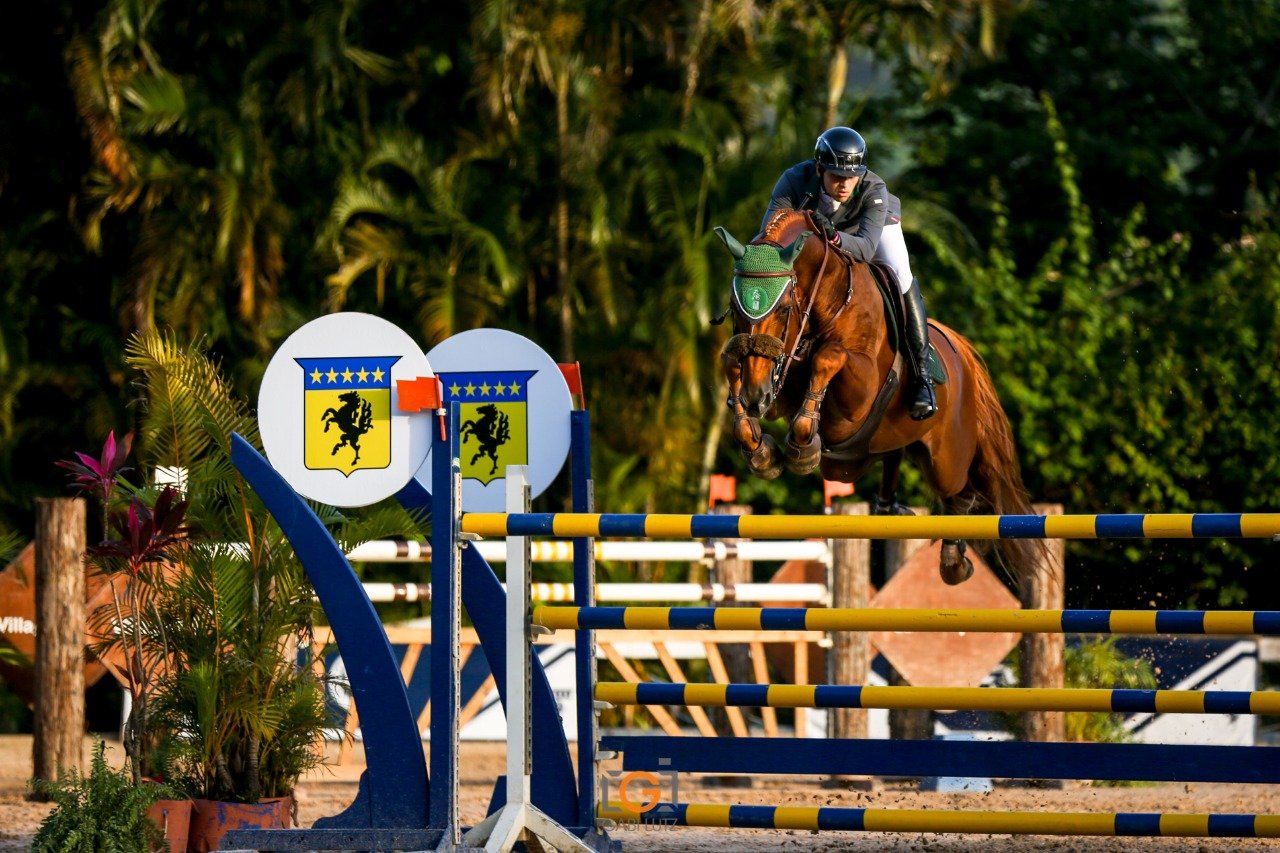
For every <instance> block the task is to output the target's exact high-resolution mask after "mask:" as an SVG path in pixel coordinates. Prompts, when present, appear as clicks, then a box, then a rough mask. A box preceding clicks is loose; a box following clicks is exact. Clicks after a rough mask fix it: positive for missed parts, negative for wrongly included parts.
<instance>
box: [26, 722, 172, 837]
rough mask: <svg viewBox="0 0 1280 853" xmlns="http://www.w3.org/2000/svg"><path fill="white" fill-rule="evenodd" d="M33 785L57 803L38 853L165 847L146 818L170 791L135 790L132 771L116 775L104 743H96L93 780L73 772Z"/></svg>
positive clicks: (42, 832) (47, 820) (42, 828)
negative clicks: (109, 761)
mask: <svg viewBox="0 0 1280 853" xmlns="http://www.w3.org/2000/svg"><path fill="white" fill-rule="evenodd" d="M31 786H32V788H33V789H34V790H35V791H36V792H37V793H39V794H41V795H43V796H46V797H48V798H49V799H51V800H52V801H53V802H54V808H53V811H51V812H50V813H49V815H48V816H47V817H46V818H45V819H44V821H43V822H41V824H40V828H39V830H37V831H36V836H35V839H34V840H33V842H32V845H31V850H32V851H33V853H97V851H100V850H118V851H121V853H126V851H128V853H134V851H136V853H151V851H152V850H155V849H157V846H158V845H159V843H160V842H161V835H160V829H159V828H158V827H157V826H156V825H155V823H154V822H152V821H150V820H148V819H147V817H146V813H147V810H148V808H149V807H150V806H151V805H152V804H153V803H155V802H156V801H157V800H159V799H160V798H162V797H164V796H166V795H167V792H166V790H165V789H164V788H162V787H160V786H154V785H148V786H139V785H135V784H133V782H132V780H131V779H130V777H129V774H128V773H127V772H125V771H123V770H121V771H116V770H112V769H111V768H110V767H109V766H108V765H107V759H106V746H105V744H104V743H103V742H102V740H101V739H98V740H96V741H95V742H94V745H93V760H92V762H91V763H90V768H89V774H88V775H87V776H81V775H80V774H79V773H77V772H76V771H75V769H74V768H73V769H72V770H71V771H70V772H69V774H68V776H67V777H66V778H65V779H61V780H58V781H56V782H48V781H43V780H39V779H33V780H32V781H31Z"/></svg>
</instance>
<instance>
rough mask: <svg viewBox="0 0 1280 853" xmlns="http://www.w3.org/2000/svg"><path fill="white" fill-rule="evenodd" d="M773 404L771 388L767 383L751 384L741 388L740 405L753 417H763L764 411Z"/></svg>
mask: <svg viewBox="0 0 1280 853" xmlns="http://www.w3.org/2000/svg"><path fill="white" fill-rule="evenodd" d="M772 406H773V388H772V387H770V386H767V385H753V386H751V387H747V386H745V385H744V386H743V388H742V407H743V408H744V409H746V410H747V414H748V415H751V416H752V417H755V418H763V417H764V416H765V412H767V411H769V409H770V408H771V407H772Z"/></svg>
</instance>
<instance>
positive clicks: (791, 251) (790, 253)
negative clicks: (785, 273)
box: [778, 231, 809, 266]
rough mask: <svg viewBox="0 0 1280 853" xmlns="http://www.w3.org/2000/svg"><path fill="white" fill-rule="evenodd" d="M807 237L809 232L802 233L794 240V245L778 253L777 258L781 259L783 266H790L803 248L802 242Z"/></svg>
mask: <svg viewBox="0 0 1280 853" xmlns="http://www.w3.org/2000/svg"><path fill="white" fill-rule="evenodd" d="M808 236H809V232H808V231H806V232H804V233H803V234H801V235H800V236H799V237H797V238H796V239H795V242H794V243H792V244H791V245H790V246H787V248H785V249H782V250H780V251H779V252H778V257H779V258H781V259H782V262H783V263H784V264H786V265H787V266H791V264H792V263H794V262H795V259H796V257H797V256H798V255H799V254H800V250H801V249H803V248H804V241H805V239H806V238H807V237H808Z"/></svg>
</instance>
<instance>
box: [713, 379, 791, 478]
mask: <svg viewBox="0 0 1280 853" xmlns="http://www.w3.org/2000/svg"><path fill="white" fill-rule="evenodd" d="M723 367H724V373H725V376H726V377H727V378H728V380H729V399H728V401H727V402H728V404H729V410H730V411H731V412H733V438H734V440H735V441H737V442H738V448H739V450H741V451H742V456H743V458H744V459H746V460H747V467H748V468H750V469H751V473H753V474H755V475H756V476H757V477H760V478H762V479H765V480H772V479H774V478H775V477H777V476H778V475H779V474H781V473H782V460H781V458H780V457H781V454H780V453H779V452H778V443H777V442H776V441H774V440H773V436H771V435H769V434H768V433H766V432H765V431H764V430H762V429H760V421H758V420H756V419H755V418H753V417H751V415H749V414H747V408H746V406H745V405H744V404H743V402H742V368H741V366H740V365H739V364H738V361H737V359H733V360H729V359H725V360H724V361H723Z"/></svg>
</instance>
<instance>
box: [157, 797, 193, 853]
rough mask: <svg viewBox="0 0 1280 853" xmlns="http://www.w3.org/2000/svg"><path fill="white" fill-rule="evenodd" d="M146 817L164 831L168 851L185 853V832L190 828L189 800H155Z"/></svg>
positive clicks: (170, 852)
mask: <svg viewBox="0 0 1280 853" xmlns="http://www.w3.org/2000/svg"><path fill="white" fill-rule="evenodd" d="M147 817H149V818H151V820H152V821H153V822H155V825H156V826H158V827H160V831H161V832H163V833H164V840H165V841H167V842H168V844H169V848H168V849H169V853H187V833H188V831H189V830H190V829H191V801H190V800H156V802H155V804H154V805H152V806H151V808H149V809H147Z"/></svg>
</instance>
